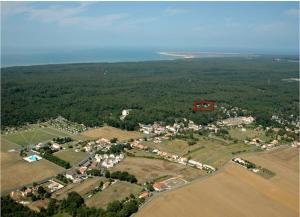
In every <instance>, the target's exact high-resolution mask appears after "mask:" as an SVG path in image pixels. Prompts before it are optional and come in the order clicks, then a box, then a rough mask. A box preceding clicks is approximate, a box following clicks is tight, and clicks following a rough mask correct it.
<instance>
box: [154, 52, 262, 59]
mask: <svg viewBox="0 0 300 217" xmlns="http://www.w3.org/2000/svg"><path fill="white" fill-rule="evenodd" d="M159 54H160V55H164V56H170V57H177V58H185V59H191V58H201V57H238V56H252V57H254V56H258V55H253V54H241V53H223V52H159Z"/></svg>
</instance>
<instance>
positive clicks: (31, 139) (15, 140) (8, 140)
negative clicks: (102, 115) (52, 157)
mask: <svg viewBox="0 0 300 217" xmlns="http://www.w3.org/2000/svg"><path fill="white" fill-rule="evenodd" d="M67 136H69V137H72V138H73V139H76V140H86V139H87V138H86V137H84V136H82V135H73V134H70V133H68V132H65V131H62V130H58V129H55V128H52V127H44V128H41V127H38V126H37V125H32V126H31V127H30V128H29V129H26V130H19V131H18V132H16V133H11V134H7V135H4V134H2V135H1V140H2V142H3V145H4V147H2V146H1V150H8V149H11V148H16V147H17V145H21V146H28V145H32V144H36V143H39V142H47V141H50V140H52V139H53V138H55V137H67ZM6 146H7V147H6Z"/></svg>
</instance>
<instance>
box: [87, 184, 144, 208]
mask: <svg viewBox="0 0 300 217" xmlns="http://www.w3.org/2000/svg"><path fill="white" fill-rule="evenodd" d="M141 190H142V187H140V186H139V185H136V184H131V183H128V182H123V181H117V182H116V183H114V184H112V185H111V186H109V187H108V188H107V189H105V190H103V191H102V192H98V193H97V194H95V195H94V196H93V197H92V198H90V199H87V200H86V204H87V206H89V207H97V208H105V207H106V206H107V204H108V203H109V202H112V201H114V200H122V199H124V198H126V197H129V196H130V194H134V195H136V194H138V193H139V192H140V191H141Z"/></svg>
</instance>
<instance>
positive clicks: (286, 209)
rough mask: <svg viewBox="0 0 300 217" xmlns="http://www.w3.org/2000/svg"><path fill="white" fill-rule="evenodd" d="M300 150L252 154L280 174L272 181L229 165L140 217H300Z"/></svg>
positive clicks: (166, 196) (143, 211)
mask: <svg viewBox="0 0 300 217" xmlns="http://www.w3.org/2000/svg"><path fill="white" fill-rule="evenodd" d="M298 151H299V150H298V149H296V148H287V149H280V150H275V151H271V152H268V153H260V154H255V155H252V156H250V155H249V157H248V159H249V160H251V161H252V162H254V163H256V164H258V165H261V166H263V167H265V168H267V169H270V170H272V171H274V172H275V173H276V175H275V176H274V177H272V178H270V179H265V178H263V177H261V176H259V175H257V174H255V173H253V172H251V171H248V170H247V169H245V168H243V167H241V166H238V165H237V164H234V163H228V164H227V165H226V166H225V168H224V170H223V171H220V172H219V173H217V174H215V175H212V176H209V177H207V178H204V179H202V180H197V181H195V182H194V183H192V184H190V185H187V186H184V187H182V188H179V189H175V190H173V191H169V192H165V193H162V194H160V195H159V196H158V197H156V198H154V199H153V200H152V201H151V202H150V203H148V204H146V205H145V206H144V207H143V208H142V209H141V210H140V211H139V212H138V213H137V215H136V216H137V217H142V216H143V217H160V216H166V217H168V216H172V217H177V216H178V217H182V216H199V213H201V216H210V217H219V216H224V217H240V216H244V217H253V216H264V217H282V216H289V217H297V216H299V196H298V192H299V186H298V181H299V178H298V176H299V172H298V169H299V168H298V162H299V152H298ZM247 156H248V155H247Z"/></svg>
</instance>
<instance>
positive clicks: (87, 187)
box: [53, 177, 105, 200]
mask: <svg viewBox="0 0 300 217" xmlns="http://www.w3.org/2000/svg"><path fill="white" fill-rule="evenodd" d="M101 180H103V182H104V181H105V178H103V177H93V178H88V179H87V180H85V181H83V182H81V183H72V184H69V185H67V186H66V187H64V188H62V189H61V190H59V191H57V192H55V193H54V194H53V197H54V198H56V199H59V200H62V199H63V198H66V197H67V196H68V193H70V192H72V191H75V192H77V193H78V194H80V195H81V196H84V195H85V194H87V193H88V192H90V191H91V190H93V189H94V188H95V187H97V186H99V184H100V181H101Z"/></svg>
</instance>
